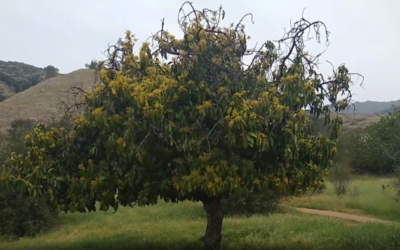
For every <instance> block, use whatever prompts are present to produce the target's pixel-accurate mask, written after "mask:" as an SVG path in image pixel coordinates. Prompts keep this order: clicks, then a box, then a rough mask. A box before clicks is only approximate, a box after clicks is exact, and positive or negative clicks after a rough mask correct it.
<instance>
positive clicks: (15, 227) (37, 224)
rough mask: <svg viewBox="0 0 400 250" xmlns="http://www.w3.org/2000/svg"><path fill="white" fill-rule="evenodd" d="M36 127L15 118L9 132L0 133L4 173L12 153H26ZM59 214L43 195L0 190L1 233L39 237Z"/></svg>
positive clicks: (0, 151)
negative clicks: (27, 135) (28, 135)
mask: <svg viewBox="0 0 400 250" xmlns="http://www.w3.org/2000/svg"><path fill="white" fill-rule="evenodd" d="M34 126H35V124H34V121H32V120H28V119H21V120H15V121H14V122H12V124H11V128H10V129H9V130H8V133H7V134H2V135H0V142H1V143H0V172H1V171H2V166H3V163H4V162H5V161H6V160H7V157H9V156H10V153H11V152H15V153H17V154H25V153H26V147H25V142H24V137H25V135H26V134H28V133H29V132H30V131H31V130H32V128H33V127H34ZM0 188H1V187H0ZM55 216H56V214H55V212H53V211H51V210H50V207H49V206H48V205H47V203H46V201H45V199H43V198H39V197H33V198H31V197H27V196H23V195H20V194H17V193H14V192H12V191H10V190H8V189H7V190H6V189H4V188H2V189H0V235H12V236H18V237H21V236H30V237H31V236H35V235H37V234H40V233H41V232H43V231H44V230H46V229H47V228H48V227H49V226H50V225H51V224H52V222H53V221H54V219H55Z"/></svg>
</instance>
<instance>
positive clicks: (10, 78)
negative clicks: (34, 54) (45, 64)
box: [0, 60, 45, 96]
mask: <svg viewBox="0 0 400 250" xmlns="http://www.w3.org/2000/svg"><path fill="white" fill-rule="evenodd" d="M44 78H45V71H44V69H43V68H39V67H35V66H32V65H29V64H25V63H21V62H5V61H1V60H0V91H1V90H4V95H5V96H10V95H13V94H14V93H18V92H22V91H24V90H26V89H28V88H30V87H32V86H35V85H36V84H38V83H39V82H41V81H43V80H44Z"/></svg>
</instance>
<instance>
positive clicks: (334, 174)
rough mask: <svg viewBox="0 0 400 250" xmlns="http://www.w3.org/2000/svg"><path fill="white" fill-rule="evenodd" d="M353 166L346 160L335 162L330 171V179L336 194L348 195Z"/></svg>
mask: <svg viewBox="0 0 400 250" xmlns="http://www.w3.org/2000/svg"><path fill="white" fill-rule="evenodd" d="M351 179H352V174H351V168H350V167H349V166H348V165H347V164H346V163H344V162H339V163H335V164H334V166H333V167H332V168H331V169H330V171H329V180H330V182H331V183H332V185H333V190H334V192H335V194H336V195H339V196H340V195H346V194H347V193H348V192H349V191H350V188H351Z"/></svg>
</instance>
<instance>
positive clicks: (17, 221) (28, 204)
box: [0, 192, 56, 237]
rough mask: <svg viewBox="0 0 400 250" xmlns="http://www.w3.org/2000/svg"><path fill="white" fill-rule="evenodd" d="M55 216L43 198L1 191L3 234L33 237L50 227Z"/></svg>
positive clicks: (0, 207)
mask: <svg viewBox="0 0 400 250" xmlns="http://www.w3.org/2000/svg"><path fill="white" fill-rule="evenodd" d="M55 217H56V214H55V213H54V212H52V211H51V210H50V209H49V206H48V205H47V203H46V201H45V200H44V199H43V198H38V197H33V198H30V197H25V196H22V195H17V194H15V193H12V192H0V234H1V235H13V236H18V237H22V236H29V237H32V236H35V235H38V234H40V233H42V232H43V231H44V230H46V229H48V228H49V227H50V226H51V225H52V224H53V222H54V219H55Z"/></svg>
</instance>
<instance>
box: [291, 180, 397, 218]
mask: <svg viewBox="0 0 400 250" xmlns="http://www.w3.org/2000/svg"><path fill="white" fill-rule="evenodd" d="M391 181H392V180H391V179H390V178H378V177H370V176H356V177H355V178H354V179H353V180H352V181H351V187H350V191H349V193H348V194H347V195H341V196H338V195H336V194H335V190H334V187H333V185H332V184H331V183H328V184H327V190H326V191H325V192H324V193H323V194H319V195H313V196H303V197H296V198H292V199H290V200H289V201H288V202H286V204H287V205H290V206H295V207H304V208H313V209H323V210H333V211H339V212H348V213H354V214H363V215H369V216H373V217H377V218H381V219H387V220H400V203H399V202H396V201H395V199H396V198H397V197H398V196H397V193H396V190H391V189H386V190H385V191H383V190H382V185H387V184H390V183H391ZM354 190H357V191H356V192H357V193H358V194H357V195H352V191H354Z"/></svg>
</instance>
